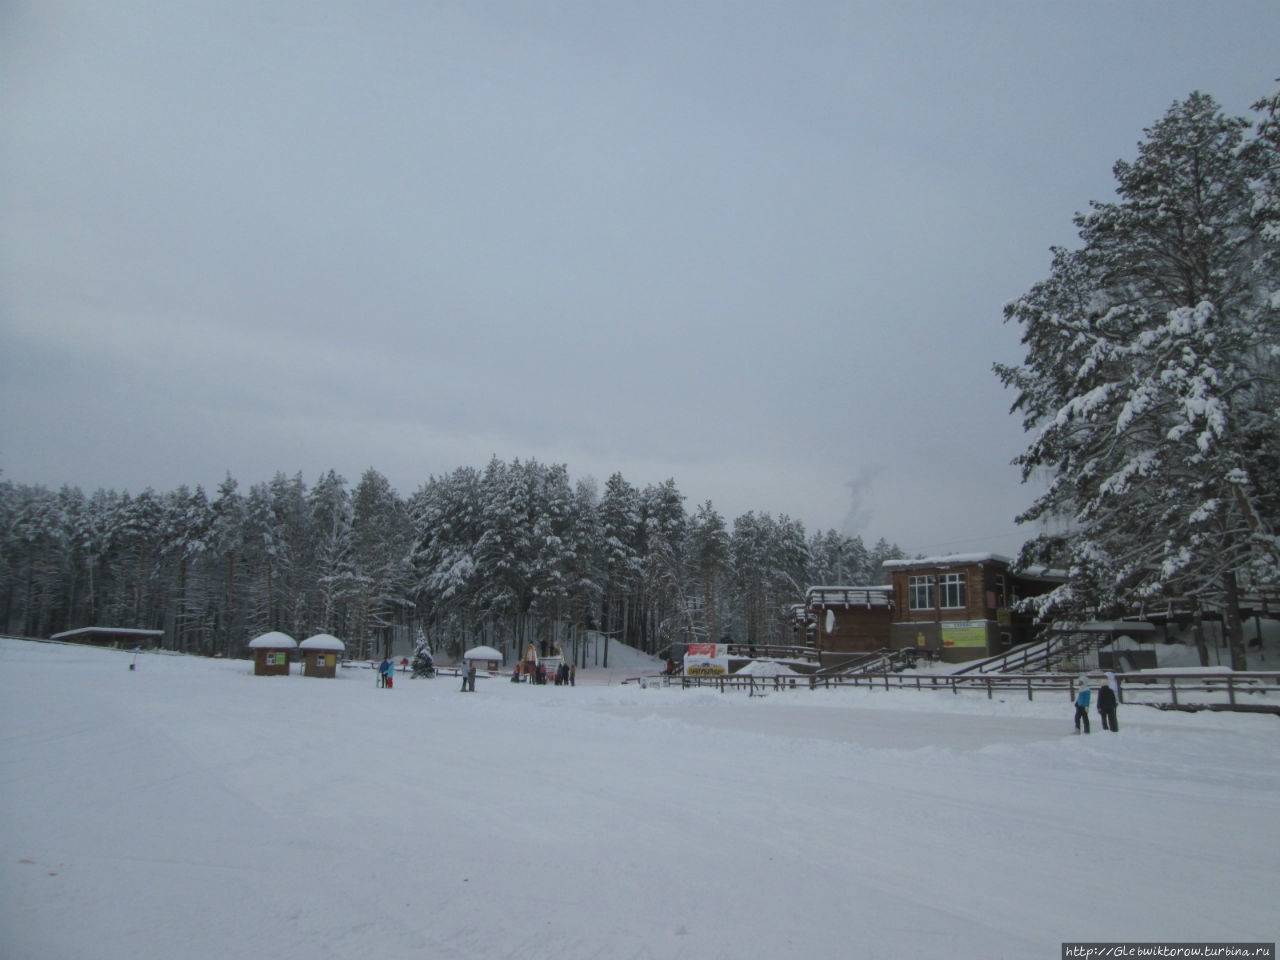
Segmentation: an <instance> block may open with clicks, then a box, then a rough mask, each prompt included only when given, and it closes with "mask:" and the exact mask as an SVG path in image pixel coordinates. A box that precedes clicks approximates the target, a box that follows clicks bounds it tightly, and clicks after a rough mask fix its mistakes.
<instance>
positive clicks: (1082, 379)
mask: <svg viewBox="0 0 1280 960" xmlns="http://www.w3.org/2000/svg"><path fill="white" fill-rule="evenodd" d="M1253 109H1254V110H1255V111H1256V114H1257V116H1256V117H1255V118H1253V119H1248V118H1244V117H1232V116H1227V115H1226V114H1224V113H1223V111H1222V110H1221V108H1220V107H1219V106H1218V104H1217V103H1215V102H1214V100H1213V98H1212V97H1209V96H1207V95H1205V94H1203V93H1193V94H1192V95H1191V96H1190V97H1188V98H1187V99H1186V100H1184V101H1181V102H1178V103H1174V104H1173V105H1172V106H1171V107H1170V109H1169V110H1168V112H1167V113H1166V114H1165V115H1164V117H1162V118H1161V119H1160V120H1159V121H1158V122H1157V123H1156V124H1154V125H1153V126H1152V127H1150V128H1149V129H1147V130H1146V131H1145V134H1146V136H1145V139H1144V140H1143V141H1142V142H1141V143H1139V145H1138V154H1137V158H1136V159H1135V160H1133V161H1132V162H1129V161H1123V160H1122V161H1119V162H1117V163H1116V165H1115V168H1114V173H1115V178H1116V182H1117V186H1116V193H1117V199H1116V200H1114V201H1111V202H1095V203H1093V204H1091V206H1090V209H1089V210H1088V212H1086V213H1081V214H1077V215H1076V217H1075V226H1076V228H1077V230H1078V235H1079V243H1078V244H1077V245H1075V246H1073V247H1070V248H1055V249H1054V250H1053V259H1052V265H1051V271H1050V275H1049V276H1048V278H1046V279H1045V280H1042V281H1041V282H1039V283H1037V284H1036V285H1035V286H1034V287H1032V288H1031V290H1030V291H1029V292H1027V293H1026V294H1024V295H1022V296H1021V297H1019V298H1017V299H1016V300H1014V301H1012V302H1011V303H1009V304H1008V305H1007V306H1006V308H1005V317H1006V320H1007V321H1010V322H1015V323H1017V324H1019V325H1020V326H1021V327H1022V331H1023V337H1022V341H1023V343H1024V344H1025V345H1026V358H1025V360H1024V362H1023V363H1021V364H1019V365H997V367H996V372H997V374H998V376H999V377H1000V379H1001V380H1002V381H1003V382H1004V383H1005V385H1006V386H1008V387H1010V388H1011V389H1013V390H1015V391H1016V400H1015V403H1014V410H1015V411H1020V412H1021V414H1022V416H1023V425H1024V427H1025V429H1026V430H1027V431H1028V433H1029V435H1030V437H1031V440H1030V443H1029V445H1028V447H1027V449H1026V451H1025V452H1024V453H1023V454H1022V455H1021V456H1020V457H1019V458H1018V460H1017V463H1018V464H1020V465H1021V467H1022V469H1023V475H1024V478H1025V477H1027V476H1029V475H1031V474H1032V473H1033V472H1036V473H1042V474H1044V475H1045V476H1047V477H1048V478H1050V484H1049V486H1048V488H1047V490H1046V492H1045V493H1044V494H1043V495H1042V496H1040V497H1039V498H1038V499H1037V500H1036V501H1035V502H1034V503H1033V504H1032V505H1031V507H1030V508H1029V509H1028V510H1027V511H1026V512H1025V513H1024V514H1023V515H1022V517H1021V518H1020V519H1022V520H1028V521H1031V520H1046V519H1053V520H1056V521H1058V522H1057V524H1056V525H1055V528H1056V529H1057V530H1058V531H1059V532H1056V533H1054V534H1052V535H1048V534H1046V535H1042V536H1039V537H1037V538H1035V539H1033V540H1031V541H1030V542H1028V543H1027V545H1026V546H1025V547H1024V549H1023V553H1022V560H1023V561H1024V562H1026V563H1048V564H1050V565H1052V566H1056V567H1061V568H1063V569H1064V570H1066V571H1067V573H1068V580H1067V582H1066V583H1065V584H1063V585H1062V586H1061V587H1059V588H1058V589H1056V590H1054V591H1053V592H1052V593H1050V594H1048V595H1047V596H1045V597H1043V598H1040V599H1039V600H1038V601H1036V605H1037V606H1038V609H1039V612H1040V613H1041V614H1042V615H1044V616H1050V615H1055V614H1056V615H1066V616H1071V615H1079V614H1086V615H1088V614H1099V613H1101V614H1103V615H1105V614H1107V613H1109V612H1118V613H1129V612H1133V611H1134V610H1143V609H1146V610H1152V609H1156V610H1159V609H1163V608H1165V607H1167V606H1169V605H1170V604H1176V605H1179V606H1182V607H1185V608H1187V609H1189V610H1190V611H1191V614H1192V616H1193V617H1198V615H1199V614H1200V612H1201V611H1203V610H1204V609H1205V608H1206V607H1211V608H1214V609H1216V610H1222V611H1223V612H1224V620H1225V626H1226V633H1227V637H1228V642H1229V646H1230V648H1231V652H1232V665H1233V666H1234V667H1236V668H1237V669H1242V668H1243V666H1244V649H1243V645H1242V641H1241V634H1242V631H1241V624H1240V615H1239V608H1240V595H1241V592H1242V591H1246V590H1247V591H1258V592H1262V591H1267V590H1272V591H1274V590H1275V589H1276V588H1277V586H1278V585H1280V537H1277V529H1278V528H1277V518H1278V517H1280V93H1277V94H1273V95H1272V96H1270V97H1269V98H1265V99H1262V100H1260V101H1259V102H1257V103H1256V104H1254V108H1253ZM1193 623H1197V625H1198V621H1193ZM1201 636H1202V635H1201ZM1201 646H1202V659H1204V658H1207V654H1206V653H1205V652H1204V650H1203V640H1202V639H1201ZM1204 662H1206V663H1207V659H1204Z"/></svg>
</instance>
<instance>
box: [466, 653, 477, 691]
mask: <svg viewBox="0 0 1280 960" xmlns="http://www.w3.org/2000/svg"><path fill="white" fill-rule="evenodd" d="M467 689H468V690H470V691H471V692H472V693H475V692H476V663H475V661H474V660H472V661H471V662H470V663H468V664H467Z"/></svg>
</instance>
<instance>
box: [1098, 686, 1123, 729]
mask: <svg viewBox="0 0 1280 960" xmlns="http://www.w3.org/2000/svg"><path fill="white" fill-rule="evenodd" d="M1098 716H1100V717H1102V729H1103V730H1110V731H1111V732H1112V733H1119V732H1120V728H1119V726H1117V725H1116V691H1115V689H1114V688H1113V687H1112V686H1111V681H1110V678H1108V682H1107V683H1104V684H1103V685H1102V686H1100V687H1099V688H1098Z"/></svg>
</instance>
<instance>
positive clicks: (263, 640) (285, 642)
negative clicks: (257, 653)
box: [249, 630, 298, 650]
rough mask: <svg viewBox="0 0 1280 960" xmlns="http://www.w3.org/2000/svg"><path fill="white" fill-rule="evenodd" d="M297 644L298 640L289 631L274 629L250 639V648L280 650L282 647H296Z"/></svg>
mask: <svg viewBox="0 0 1280 960" xmlns="http://www.w3.org/2000/svg"><path fill="white" fill-rule="evenodd" d="M297 645H298V641H297V640H295V639H293V637H291V636H289V635H288V634H287V633H281V632H280V631H279V630H272V631H271V632H270V633H264V634H263V635H262V636H260V637H254V638H253V639H252V640H250V641H249V649H250V650H279V649H280V648H281V647H296V646H297Z"/></svg>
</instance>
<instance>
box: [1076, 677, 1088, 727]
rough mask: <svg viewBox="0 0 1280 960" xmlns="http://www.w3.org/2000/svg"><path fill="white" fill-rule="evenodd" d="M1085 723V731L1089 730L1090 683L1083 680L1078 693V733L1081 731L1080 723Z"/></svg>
mask: <svg viewBox="0 0 1280 960" xmlns="http://www.w3.org/2000/svg"><path fill="white" fill-rule="evenodd" d="M1082 721H1083V723H1084V732H1085V733H1088V732H1089V684H1088V682H1087V681H1081V683H1080V692H1079V693H1077V694H1076V733H1079V732H1080V724H1081V722H1082Z"/></svg>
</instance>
